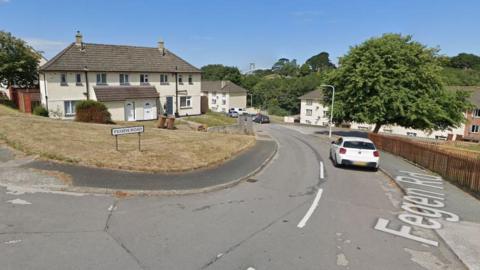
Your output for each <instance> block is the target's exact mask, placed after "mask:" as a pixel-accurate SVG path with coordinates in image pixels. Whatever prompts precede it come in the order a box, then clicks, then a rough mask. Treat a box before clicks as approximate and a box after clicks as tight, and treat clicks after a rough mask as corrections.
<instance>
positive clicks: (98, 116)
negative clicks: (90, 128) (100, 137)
mask: <svg viewBox="0 0 480 270" xmlns="http://www.w3.org/2000/svg"><path fill="white" fill-rule="evenodd" d="M75 121H78V122H87V123H101V124H111V123H113V122H112V118H111V115H110V112H109V111H108V109H107V106H105V104H103V103H101V102H98V101H94V100H83V101H79V102H77V103H76V104H75Z"/></svg>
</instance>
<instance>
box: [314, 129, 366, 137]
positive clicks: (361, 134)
mask: <svg viewBox="0 0 480 270" xmlns="http://www.w3.org/2000/svg"><path fill="white" fill-rule="evenodd" d="M315 134H319V135H328V130H322V131H315ZM332 134H333V135H336V136H341V137H361V138H368V133H367V132H365V131H357V130H337V131H332Z"/></svg>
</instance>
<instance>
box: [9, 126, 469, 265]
mask: <svg viewBox="0 0 480 270" xmlns="http://www.w3.org/2000/svg"><path fill="white" fill-rule="evenodd" d="M261 130H262V131H263V132H265V133H269V134H270V135H271V136H272V137H273V138H274V139H275V140H276V141H277V143H278V151H277V154H276V156H275V157H274V158H273V159H272V161H271V162H270V163H269V165H267V166H266V167H265V168H264V169H263V170H262V171H261V172H260V173H258V174H257V175H255V176H254V177H252V178H250V179H249V180H248V181H246V182H243V183H241V184H239V185H237V186H234V187H231V188H227V189H223V190H219V191H215V192H210V193H200V194H195V195H188V196H132V197H122V196H120V197H119V196H117V197H115V196H108V195H88V194H75V193H62V192H59V191H56V192H54V193H48V192H47V193H45V192H44V193H35V192H36V191H35V190H34V191H32V190H7V189H5V188H1V189H0V202H1V204H0V213H1V219H0V262H1V265H2V267H1V268H2V269H48V270H52V269H242V270H243V269H250V270H253V269H256V270H258V269H368V270H371V269H382V270H384V269H464V266H463V265H462V264H461V262H460V261H459V260H458V259H457V258H456V257H455V256H454V254H452V252H451V251H450V250H449V249H448V248H447V247H446V246H445V245H444V244H443V243H442V244H441V245H439V246H438V247H432V246H428V245H424V244H421V243H419V242H415V241H411V240H409V239H406V238H403V237H392V235H389V234H386V233H383V232H379V231H377V230H375V229H374V226H375V224H376V222H377V219H378V218H379V217H383V218H385V219H388V220H391V222H392V223H391V224H390V225H389V226H390V227H392V228H395V227H398V226H399V225H400V222H399V221H398V220H397V219H396V215H397V214H398V213H399V212H400V211H401V210H400V209H399V202H400V201H401V198H402V194H401V192H400V190H398V189H397V187H396V186H395V184H394V183H393V182H392V181H391V180H389V178H387V177H385V175H383V174H382V173H381V172H372V171H366V170H357V169H341V168H340V169H339V168H334V167H333V165H332V163H331V162H330V161H329V160H328V147H329V144H328V143H326V142H324V141H321V140H319V139H318V138H317V137H315V136H312V135H308V134H307V133H306V132H303V133H302V132H298V131H297V130H292V129H291V128H285V127H282V126H280V125H263V126H262V127H261ZM0 169H1V168H0ZM25 170H28V169H26V168H25ZM17 173H18V172H17ZM0 181H6V179H0ZM415 233H416V234H418V235H423V236H425V237H428V238H429V239H434V240H436V241H439V242H441V241H440V240H439V239H438V237H437V235H436V234H435V233H434V232H433V231H431V230H418V231H415Z"/></svg>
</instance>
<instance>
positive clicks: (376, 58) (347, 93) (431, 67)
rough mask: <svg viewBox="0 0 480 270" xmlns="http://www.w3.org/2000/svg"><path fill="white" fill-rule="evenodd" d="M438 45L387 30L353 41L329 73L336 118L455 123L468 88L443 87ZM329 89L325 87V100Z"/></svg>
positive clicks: (422, 125) (433, 126)
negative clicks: (462, 89) (454, 90)
mask: <svg viewBox="0 0 480 270" xmlns="http://www.w3.org/2000/svg"><path fill="white" fill-rule="evenodd" d="M441 69H442V68H441V66H440V65H439V59H438V49H433V48H428V47H426V46H424V45H422V44H420V43H418V42H416V41H413V40H412V38H411V36H402V35H398V34H385V35H383V36H382V37H379V38H372V39H369V40H367V41H365V42H364V43H362V44H360V45H358V46H354V47H352V48H351V49H350V51H349V52H348V53H347V54H346V55H345V56H344V57H341V58H340V62H339V68H338V69H336V70H335V71H334V72H333V73H332V75H331V76H330V78H329V81H330V83H331V84H334V85H335V86H336V87H337V92H336V95H335V106H334V118H335V119H336V121H337V122H340V121H354V122H360V123H369V124H375V130H374V131H375V132H378V131H379V129H380V127H381V126H382V125H390V124H396V125H400V126H403V127H407V128H416V129H422V130H438V129H446V128H449V127H456V126H458V125H460V123H462V122H463V121H464V116H463V113H464V112H465V110H466V109H468V108H469V107H470V104H469V102H468V93H466V92H462V91H458V92H449V91H447V90H445V88H444V86H443V84H442V79H441V77H440V71H441ZM330 100H331V91H325V102H328V103H327V104H329V102H330Z"/></svg>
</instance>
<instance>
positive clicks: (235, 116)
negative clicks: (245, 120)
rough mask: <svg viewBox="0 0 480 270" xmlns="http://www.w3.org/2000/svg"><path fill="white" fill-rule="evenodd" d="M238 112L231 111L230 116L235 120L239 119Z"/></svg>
mask: <svg viewBox="0 0 480 270" xmlns="http://www.w3.org/2000/svg"><path fill="white" fill-rule="evenodd" d="M238 115H239V114H238V112H236V111H229V112H228V116H230V117H233V118H238Z"/></svg>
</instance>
